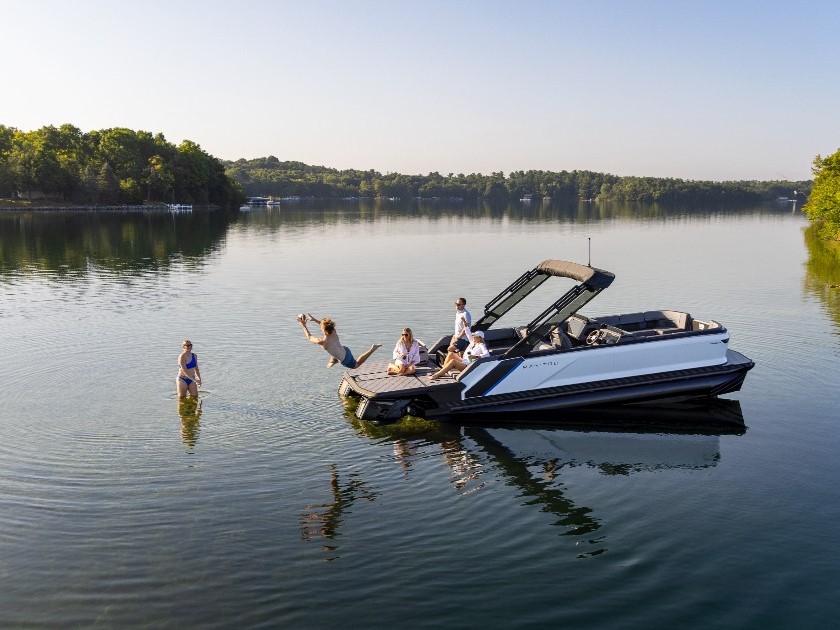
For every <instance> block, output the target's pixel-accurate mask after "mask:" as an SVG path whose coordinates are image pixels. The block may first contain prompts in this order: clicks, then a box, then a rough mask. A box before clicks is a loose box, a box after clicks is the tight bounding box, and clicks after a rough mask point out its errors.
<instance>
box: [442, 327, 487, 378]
mask: <svg viewBox="0 0 840 630" xmlns="http://www.w3.org/2000/svg"><path fill="white" fill-rule="evenodd" d="M488 356H490V351H489V350H488V349H487V344H485V343H484V333H483V332H481V331H480V330H475V331H472V332H470V345H468V346H467V347H466V349H465V350H464V355H463V356H461V355H460V354H458V353H457V352H455V351H454V350H453V348H452V347H451V346H450V349H449V353H448V354H447V355H446V359H445V360H444V362H443V365H442V366H441V368H440V369H439V370H438V371H437V372H435V373H434V374H429V379H430V380H435V379H438V378H441V377H442V376H446V375H447V374H448V373H449V371H450V370H457V371H461V370H465V369H467V366H468V365H469V364H470V363H471V362H473V361H475V360H476V359H480V358H482V357H488Z"/></svg>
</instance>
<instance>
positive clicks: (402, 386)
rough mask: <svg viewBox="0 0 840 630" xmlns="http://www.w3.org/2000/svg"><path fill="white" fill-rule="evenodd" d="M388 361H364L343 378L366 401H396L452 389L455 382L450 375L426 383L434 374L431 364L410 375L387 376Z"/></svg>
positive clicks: (346, 372)
mask: <svg viewBox="0 0 840 630" xmlns="http://www.w3.org/2000/svg"><path fill="white" fill-rule="evenodd" d="M388 363H390V361H365V363H364V364H363V365H362V367H360V368H351V369H348V370H346V371H345V372H344V378H345V379H348V380H352V382H353V389H354V390H355V391H356V392H357V393H359V394H361V395H363V396H367V397H368V398H385V399H395V398H402V397H403V395H405V396H409V397H412V396H417V395H418V394H422V393H423V392H424V391H430V390H432V389H436V388H440V387H444V386H447V385H449V386H452V385H455V384H456V383H457V381H456V380H455V378H454V377H452V376H449V375H447V376H442V377H441V378H438V379H435V380H433V381H432V380H429V375H430V374H433V373H434V372H436V371H437V367H436V366H434V365H418V366H417V367H416V370H417V371H416V372H415V373H414V374H411V375H409V376H391V375H390V374H388V373H387V371H386V370H387V369H388Z"/></svg>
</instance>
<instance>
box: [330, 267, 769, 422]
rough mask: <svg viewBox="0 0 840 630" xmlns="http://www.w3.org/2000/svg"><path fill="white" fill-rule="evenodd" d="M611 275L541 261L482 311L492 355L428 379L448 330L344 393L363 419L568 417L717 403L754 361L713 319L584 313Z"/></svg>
mask: <svg viewBox="0 0 840 630" xmlns="http://www.w3.org/2000/svg"><path fill="white" fill-rule="evenodd" d="M555 277H556V278H567V279H570V280H574V281H575V282H577V284H576V285H575V286H574V287H572V288H571V289H569V290H568V291H567V292H566V293H564V294H562V295H561V296H560V297H559V298H557V300H556V301H555V302H554V303H553V304H551V305H550V306H549V307H548V308H547V309H546V310H545V311H543V312H542V313H540V314H539V315H538V316H537V317H535V318H534V319H533V321H531V322H529V323H528V324H526V325H524V326H516V327H498V326H496V324H497V323H498V321H499V320H500V319H501V318H502V317H503V316H505V315H507V314H508V312H509V311H510V310H511V309H513V308H514V307H515V306H516V305H517V304H519V303H520V302H521V301H522V300H523V299H524V298H525V297H527V296H528V295H529V294H530V293H531V292H533V291H534V290H535V289H537V288H538V287H539V286H541V285H542V284H543V283H544V282H545V281H546V280H548V279H549V278H555ZM614 279H615V276H614V275H613V274H612V273H610V272H609V271H604V270H602V269H596V268H594V267H589V266H586V265H580V264H577V263H573V262H567V261H563V260H545V261H543V262H542V263H540V264H539V265H537V266H536V267H535V268H534V269H531V270H530V271H527V272H525V273H524V274H523V275H522V276H520V277H519V278H518V279H517V280H516V281H514V282H513V283H512V284H511V285H510V286H508V287H507V288H506V289H505V290H504V291H502V292H501V293H500V294H499V295H497V296H496V297H495V298H494V299H493V300H491V301H490V302H489V303H488V304H487V305H486V306H485V307H484V315H483V316H482V317H481V318H480V319H478V320H477V321H476V322H474V324H473V326H472V329H473V330H480V331H482V332H484V335H485V342H486V344H487V346H488V349H489V350H490V353H491V355H490V356H489V357H485V358H482V359H479V360H477V361H474V362H473V363H471V364H469V365H468V366H467V368H466V369H465V370H463V371H461V372H460V373H458V374H456V375H452V376H447V377H444V378H440V379H436V380H430V379H429V378H428V376H429V374H431V373H432V372H434V371H436V370H438V369H439V367H440V366H441V365H442V363H443V360H444V357H445V356H446V352H447V347H448V345H449V341H450V337H449V336H443V337H441V338H440V339H439V340H438V341H437V342H436V343H435V344H433V345H432V346H431V347H429V348H428V349H426V348H422V349H421V350H422V352H421V356H422V357H423V359H424V360H423V363H421V365H420V366H418V369H417V371H416V373H415V374H414V375H411V376H389V375H387V374H386V371H385V368H386V365H387V362H383V361H368V362H366V363H365V364H364V365H363V366H362V367H361V368H358V369H350V370H347V371H346V372H345V373H344V378H343V379H342V382H341V385H340V387H339V394H340V395H341V396H347V397H358V398H360V400H359V404H358V406H357V408H356V415H357V417H359V418H360V419H362V420H396V419H398V418H400V417H402V416H403V415H405V414H411V415H416V416H421V417H426V418H430V419H440V420H455V421H458V420H459V419H465V418H470V419H473V420H475V419H481V418H484V419H487V420H491V421H494V422H498V421H502V420H504V421H507V420H514V419H516V418H522V419H525V420H528V421H533V420H537V419H541V418H546V417H548V418H555V419H562V410H564V409H571V408H579V407H591V406H599V405H621V404H627V403H639V402H646V403H648V402H651V401H667V402H673V401H679V400H687V399H694V398H710V397H716V396H720V395H722V394H728V393H731V392H736V391H738V390H739V389H740V388H741V385H742V383H743V382H744V378H745V377H746V374H747V372H748V371H749V370H750V369H752V367H753V365H754V363H753V362H752V361H751V360H750V359H748V358H747V357H745V356H744V355H742V354H740V353H738V352H736V351H734V350H731V349H729V347H728V344H729V332H728V331H727V330H726V328H724V327H723V326H722V325H721V324H720V323H718V322H716V321H715V320H711V319H707V320H701V319H695V318H693V317H692V316H691V315H689V314H688V313H686V312H682V311H671V310H660V311H643V312H637V313H625V314H619V315H609V316H604V317H587V316H585V315H582V314H581V313H579V312H578V311H579V310H580V309H581V308H582V307H583V306H584V305H586V304H587V303H588V302H589V301H590V300H592V299H593V298H594V297H595V296H596V295H598V294H599V293H600V292H601V291H603V290H604V289H606V288H607V287H609V286H610V284H611V283H612V281H613V280H614Z"/></svg>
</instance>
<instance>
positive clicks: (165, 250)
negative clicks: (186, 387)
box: [0, 199, 790, 274]
mask: <svg viewBox="0 0 840 630" xmlns="http://www.w3.org/2000/svg"><path fill="white" fill-rule="evenodd" d="M768 211H769V212H775V211H778V212H780V213H781V212H789V211H790V210H789V206H779V207H776V205H774V204H769V205H767V204H765V205H760V206H741V207H739V206H731V205H729V206H727V207H726V208H711V207H705V208H700V207H685V206H669V205H665V204H655V203H649V204H646V203H604V202H597V203H595V202H593V203H587V202H581V203H571V204H560V203H549V202H539V201H537V202H533V203H521V202H513V203H504V204H492V203H487V202H482V203H477V204H475V203H473V204H465V203H451V202H433V201H415V200H411V201H407V202H392V201H388V200H381V199H363V200H359V201H354V202H346V201H345V202H339V201H336V202H330V201H312V202H295V203H290V204H284V205H281V206H269V207H263V208H257V209H255V210H253V211H252V212H238V211H234V212H232V213H230V212H225V211H196V212H192V213H183V214H170V213H139V212H138V213H102V212H65V211H56V212H20V211H10V212H0V274H7V273H11V272H18V273H27V272H28V271H30V270H37V271H40V272H43V271H55V272H59V273H72V272H76V273H78V272H85V271H86V270H88V269H90V268H91V267H94V268H101V269H107V270H109V271H112V272H115V273H132V272H136V271H143V270H147V269H155V268H166V267H167V266H168V265H170V264H171V263H172V262H173V261H174V260H179V261H183V260H187V261H194V262H200V261H201V260H203V259H204V258H206V257H207V256H209V255H211V254H212V253H213V252H215V251H217V250H218V249H219V247H220V245H221V243H222V242H223V241H224V238H225V236H226V234H227V231H228V230H229V229H231V228H233V229H240V230H257V231H259V230H268V231H270V232H273V231H279V230H282V229H286V228H289V227H295V226H306V225H336V224H342V223H373V222H376V221H379V220H381V219H396V220H405V219H424V220H429V221H436V220H439V219H451V218H465V219H483V220H490V221H499V222H501V221H513V222H522V223H590V222H596V221H603V220H614V219H634V220H638V219H643V220H644V219H648V220H655V221H681V220H688V219H697V218H709V217H712V216H722V215H736V214H739V215H749V214H758V213H767V212H768Z"/></svg>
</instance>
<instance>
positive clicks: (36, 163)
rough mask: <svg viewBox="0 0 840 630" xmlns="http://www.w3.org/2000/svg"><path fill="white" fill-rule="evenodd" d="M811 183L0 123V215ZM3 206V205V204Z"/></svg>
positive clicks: (511, 198)
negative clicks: (346, 152) (407, 170)
mask: <svg viewBox="0 0 840 630" xmlns="http://www.w3.org/2000/svg"><path fill="white" fill-rule="evenodd" d="M812 183H813V182H811V181H795V182H794V181H723V182H714V181H699V180H684V179H677V178H658V177H635V176H621V177H620V176H616V175H611V174H608V173H598V172H594V171H578V170H574V171H559V172H553V171H541V170H540V171H538V170H530V171H513V172H511V173H508V174H505V173H503V172H498V173H491V174H489V175H483V174H480V173H471V174H463V173H459V174H454V173H449V174H448V175H441V174H440V173H437V172H432V173H429V174H428V175H404V174H400V173H385V174H382V173H380V172H378V171H374V170H366V171H362V170H355V169H346V170H338V169H333V168H328V167H324V166H312V165H308V164H304V163H302V162H294V161H280V160H279V159H278V158H276V157H274V156H268V157H263V158H256V159H252V160H246V159H244V158H243V159H239V160H236V161H226V160H221V159H219V158H216V157H214V156H212V155H210V154H208V153H207V152H205V151H204V150H203V149H201V147H200V146H199V145H198V144H196V143H195V142H192V141H190V140H184V141H183V142H182V143H181V144H179V145H178V146H175V145H173V144H171V143H169V142H168V141H167V140H166V139H165V138H164V136H163V134H160V133H158V134H152V133H150V132H146V131H133V130H131V129H125V128H111V129H103V130H98V131H91V132H87V133H83V132H82V131H81V130H80V129H78V128H77V127H74V126H73V125H69V124H65V125H61V126H60V127H54V126H47V127H42V128H41V129H38V130H36V131H28V132H24V131H20V130H18V129H15V128H13V127H7V126H4V125H0V208H3V209H27V210H33V209H43V210H47V209H53V210H61V209H77V210H81V209H100V210H101V209H106V208H107V209H112V208H113V209H122V208H125V209H129V210H130V209H135V210H136V209H140V208H143V207H149V208H151V209H154V208H161V207H162V205H164V204H192V205H195V207H196V208H202V207H223V208H224V207H235V206H236V205H239V204H241V203H242V202H244V201H245V200H246V199H247V198H248V197H265V198H271V199H320V200H336V201H340V200H343V201H347V200H358V199H366V198H378V199H387V200H391V201H409V200H424V201H429V200H431V201H438V200H440V201H451V202H461V201H463V202H468V203H475V202H489V203H491V204H493V203H509V202H519V201H522V202H524V203H527V202H530V201H548V200H550V201H551V202H552V203H555V202H558V203H575V202H580V201H587V202H597V201H605V202H616V201H617V202H642V203H649V202H654V203H664V204H671V203H673V204H683V205H693V204H703V205H709V204H715V205H717V204H720V203H726V204H731V203H759V202H766V201H774V200H790V201H804V200H805V199H806V198H807V196H808V194H809V193H810V190H811V186H812ZM4 200H5V201H4Z"/></svg>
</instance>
